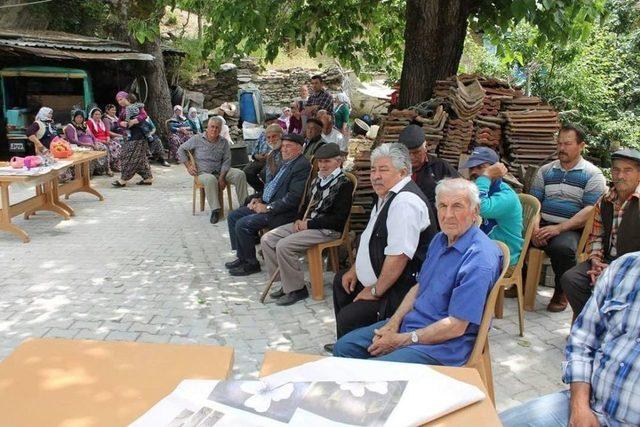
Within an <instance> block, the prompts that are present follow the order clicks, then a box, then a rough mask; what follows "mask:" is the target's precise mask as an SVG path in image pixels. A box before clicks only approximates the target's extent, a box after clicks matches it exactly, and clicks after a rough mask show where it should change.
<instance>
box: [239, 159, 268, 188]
mask: <svg viewBox="0 0 640 427" xmlns="http://www.w3.org/2000/svg"><path fill="white" fill-rule="evenodd" d="M264 165H265V162H263V161H258V160H253V161H252V162H250V163H249V164H248V165H246V166H245V167H244V169H242V171H243V172H244V174H245V176H246V177H247V182H248V183H249V185H250V186H251V187H253V189H254V190H255V191H256V193H262V190H264V182H262V179H260V176H261V175H262V170H263V169H264Z"/></svg>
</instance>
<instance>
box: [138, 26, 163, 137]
mask: <svg viewBox="0 0 640 427" xmlns="http://www.w3.org/2000/svg"><path fill="white" fill-rule="evenodd" d="M132 44H133V46H134V48H136V49H138V50H141V51H142V52H145V53H148V54H150V55H153V57H154V60H153V61H151V62H149V63H148V65H147V66H146V70H147V72H146V74H145V78H146V80H147V85H148V92H147V101H146V103H145V107H146V110H147V112H148V113H149V117H151V119H152V120H153V122H154V123H155V124H156V128H157V132H158V133H159V134H160V136H163V137H167V135H165V133H166V132H165V128H164V122H165V120H167V119H169V118H171V115H172V114H173V111H172V109H171V92H170V91H169V83H168V82H167V75H166V72H165V69H164V58H163V56H162V46H161V45H160V39H159V38H158V39H156V40H154V41H147V42H145V43H144V44H142V45H140V44H138V43H137V42H135V41H132Z"/></svg>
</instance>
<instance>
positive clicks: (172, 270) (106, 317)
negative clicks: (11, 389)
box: [0, 166, 570, 410]
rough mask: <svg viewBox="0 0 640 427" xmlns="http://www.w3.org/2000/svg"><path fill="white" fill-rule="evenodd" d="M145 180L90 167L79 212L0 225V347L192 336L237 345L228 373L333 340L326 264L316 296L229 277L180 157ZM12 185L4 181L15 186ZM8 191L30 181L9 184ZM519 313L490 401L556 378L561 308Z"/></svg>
mask: <svg viewBox="0 0 640 427" xmlns="http://www.w3.org/2000/svg"><path fill="white" fill-rule="evenodd" d="M153 172H154V175H155V177H156V182H155V183H154V185H153V186H151V187H143V186H135V185H132V186H130V187H127V188H123V189H116V188H113V187H111V185H110V181H111V179H108V178H105V177H97V178H95V180H94V185H95V187H96V188H97V189H98V190H99V191H101V192H102V193H103V194H104V196H105V201H104V202H99V201H97V200H96V198H95V197H93V196H91V195H88V194H77V195H73V196H71V200H70V201H69V204H70V205H71V207H73V208H74V209H75V211H76V214H77V215H76V216H75V217H73V218H72V219H71V220H69V221H63V220H62V219H61V218H60V217H57V216H55V215H53V214H51V213H48V212H42V213H38V214H37V215H36V216H34V217H32V219H30V220H28V221H26V220H24V219H22V218H21V217H20V218H15V223H16V224H17V225H19V226H20V227H22V228H24V229H25V230H26V231H27V232H28V233H29V234H30V235H31V239H32V240H31V243H28V244H23V243H21V241H20V240H19V239H17V238H16V237H15V236H13V235H10V234H6V233H0V271H2V274H1V275H0V358H4V357H6V356H7V355H8V354H9V353H11V351H12V350H13V349H14V348H15V347H16V346H18V345H19V344H20V342H22V341H23V340H25V339H26V338H29V337H60V338H76V339H83V338H84V339H97V340H125V341H139V342H160V343H164V342H171V343H201V344H219V345H228V346H232V347H234V348H235V365H234V370H233V373H234V375H235V377H237V378H253V377H256V376H257V373H258V370H259V367H260V365H261V362H262V356H263V354H264V352H265V350H267V349H277V350H285V351H289V350H290V351H297V352H303V353H312V354H324V352H323V350H322V345H323V344H325V343H328V342H333V341H334V340H335V336H334V333H335V332H334V331H335V325H334V315H333V308H332V302H331V301H332V300H331V289H330V285H329V283H330V279H331V275H330V274H329V273H327V274H326V276H325V283H326V285H325V291H326V298H325V300H324V301H313V300H311V299H307V300H306V301H304V302H300V303H297V304H295V305H293V306H290V307H278V306H276V305H274V304H271V303H269V304H265V305H263V304H260V303H259V301H258V297H259V295H260V291H261V289H262V287H263V285H264V283H265V281H266V274H265V273H261V274H255V275H252V276H249V277H248V278H234V277H230V276H229V275H228V274H227V271H226V269H225V268H224V265H223V264H224V262H225V261H229V260H231V259H233V254H232V252H231V251H230V247H229V243H228V231H227V226H226V222H221V223H219V224H217V225H215V226H213V225H211V224H209V211H208V210H207V211H205V212H204V213H198V214H197V215H195V216H192V215H191V183H192V181H191V178H190V177H189V176H188V175H187V174H186V172H185V171H184V168H183V167H181V166H173V167H171V168H170V169H165V168H159V167H154V170H153ZM12 189H13V188H12ZM13 190H15V191H13V192H12V197H13V199H12V200H13V201H14V202H15V201H17V200H19V199H20V198H23V197H26V196H27V195H29V194H31V193H32V191H33V189H29V188H18V187H16V188H15V189H13ZM551 291H552V290H551V289H550V288H546V287H545V288H542V289H540V290H539V294H538V301H537V307H536V308H537V311H536V312H532V313H529V312H527V313H526V316H525V321H526V325H525V337H524V338H520V337H518V333H517V331H518V325H517V312H516V304H515V300H511V299H507V300H506V303H505V316H504V319H501V320H500V319H496V320H494V322H493V328H492V330H491V333H490V343H491V355H492V361H493V374H494V382H495V391H496V399H497V407H498V410H503V409H506V408H509V407H511V406H514V405H516V404H518V403H519V402H523V401H526V400H528V399H530V398H533V397H536V396H539V395H542V394H545V393H550V392H553V391H557V390H559V389H562V388H563V387H564V386H563V384H562V382H561V362H562V360H563V349H564V346H565V341H566V338H567V335H568V333H569V324H570V312H569V311H568V310H567V311H566V312H564V313H556V314H553V313H548V312H546V311H545V310H544V307H545V306H546V303H547V302H548V299H549V297H550V295H551Z"/></svg>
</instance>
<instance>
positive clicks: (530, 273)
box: [524, 209, 595, 311]
mask: <svg viewBox="0 0 640 427" xmlns="http://www.w3.org/2000/svg"><path fill="white" fill-rule="evenodd" d="M594 215H595V209H593V210H592V212H591V214H590V215H589V219H587V222H586V223H585V225H584V229H583V230H582V236H580V241H579V242H578V247H577V248H576V259H577V260H578V262H580V261H581V260H584V259H585V258H586V254H585V253H584V252H585V248H586V246H587V240H588V239H589V234H591V229H592V228H593V217H594ZM546 258H547V254H546V253H545V252H544V251H543V250H542V249H539V248H534V247H530V248H529V251H528V253H527V278H526V281H525V284H524V309H525V310H527V311H534V310H535V305H536V295H537V293H538V283H539V282H540V273H541V272H542V263H543V262H544V260H545V259H546Z"/></svg>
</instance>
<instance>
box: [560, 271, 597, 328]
mask: <svg viewBox="0 0 640 427" xmlns="http://www.w3.org/2000/svg"><path fill="white" fill-rule="evenodd" d="M589 270H591V261H589V260H587V261H585V262H581V263H580V264H578V265H576V266H575V267H573V268H571V269H569V270H567V271H566V272H565V273H564V274H563V275H562V278H561V279H560V284H561V285H562V290H563V291H564V293H565V295H566V296H567V299H568V300H569V304H570V305H571V308H572V309H573V314H574V317H578V315H579V314H580V313H581V312H582V309H583V308H584V306H585V305H586V304H587V301H589V298H590V297H591V294H592V293H593V285H592V284H591V277H589V275H588V274H587V272H588V271H589Z"/></svg>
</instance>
